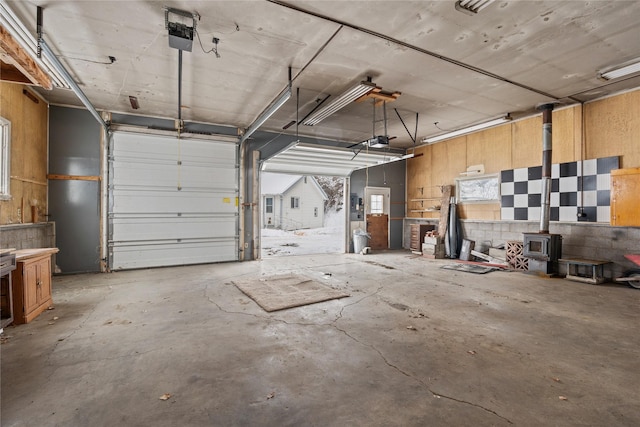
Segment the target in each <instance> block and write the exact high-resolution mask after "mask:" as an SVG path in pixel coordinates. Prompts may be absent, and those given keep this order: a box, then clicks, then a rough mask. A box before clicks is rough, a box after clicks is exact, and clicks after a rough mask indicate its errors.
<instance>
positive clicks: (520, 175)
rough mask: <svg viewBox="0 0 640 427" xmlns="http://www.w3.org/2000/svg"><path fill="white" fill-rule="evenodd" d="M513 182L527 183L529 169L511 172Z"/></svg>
mask: <svg viewBox="0 0 640 427" xmlns="http://www.w3.org/2000/svg"><path fill="white" fill-rule="evenodd" d="M513 180H514V181H515V182H521V181H528V180H529V169H528V168H519V169H514V170H513Z"/></svg>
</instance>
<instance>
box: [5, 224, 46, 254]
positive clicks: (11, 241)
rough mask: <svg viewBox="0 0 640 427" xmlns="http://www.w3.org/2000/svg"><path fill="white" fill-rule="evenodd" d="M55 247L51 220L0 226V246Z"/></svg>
mask: <svg viewBox="0 0 640 427" xmlns="http://www.w3.org/2000/svg"><path fill="white" fill-rule="evenodd" d="M53 247H56V230H55V224H54V223H52V222H38V223H36V224H11V225H2V226H0V248H14V249H32V248H53Z"/></svg>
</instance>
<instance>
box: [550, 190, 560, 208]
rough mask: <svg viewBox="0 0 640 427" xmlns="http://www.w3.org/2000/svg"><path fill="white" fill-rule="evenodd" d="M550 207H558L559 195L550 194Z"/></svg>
mask: <svg viewBox="0 0 640 427" xmlns="http://www.w3.org/2000/svg"><path fill="white" fill-rule="evenodd" d="M550 204H551V206H553V207H554V208H557V207H558V206H560V193H551V202H550Z"/></svg>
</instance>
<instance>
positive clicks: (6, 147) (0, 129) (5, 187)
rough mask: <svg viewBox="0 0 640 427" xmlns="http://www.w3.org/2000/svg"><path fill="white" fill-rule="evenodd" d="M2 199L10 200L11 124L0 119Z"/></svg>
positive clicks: (0, 186) (0, 181)
mask: <svg viewBox="0 0 640 427" xmlns="http://www.w3.org/2000/svg"><path fill="white" fill-rule="evenodd" d="M0 145H1V147H0V199H4V200H6V199H10V198H11V193H10V191H9V190H10V188H9V180H10V178H11V171H10V168H11V122H10V121H9V120H7V119H4V118H2V117H0Z"/></svg>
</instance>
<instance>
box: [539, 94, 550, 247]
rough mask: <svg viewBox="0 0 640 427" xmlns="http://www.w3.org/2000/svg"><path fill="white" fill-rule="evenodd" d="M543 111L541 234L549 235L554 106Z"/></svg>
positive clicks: (546, 107)
mask: <svg viewBox="0 0 640 427" xmlns="http://www.w3.org/2000/svg"><path fill="white" fill-rule="evenodd" d="M539 109H540V110H542V195H541V196H540V198H541V200H540V233H541V234H549V216H550V212H551V113H552V111H553V104H544V105H541V106H540V107H539Z"/></svg>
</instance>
